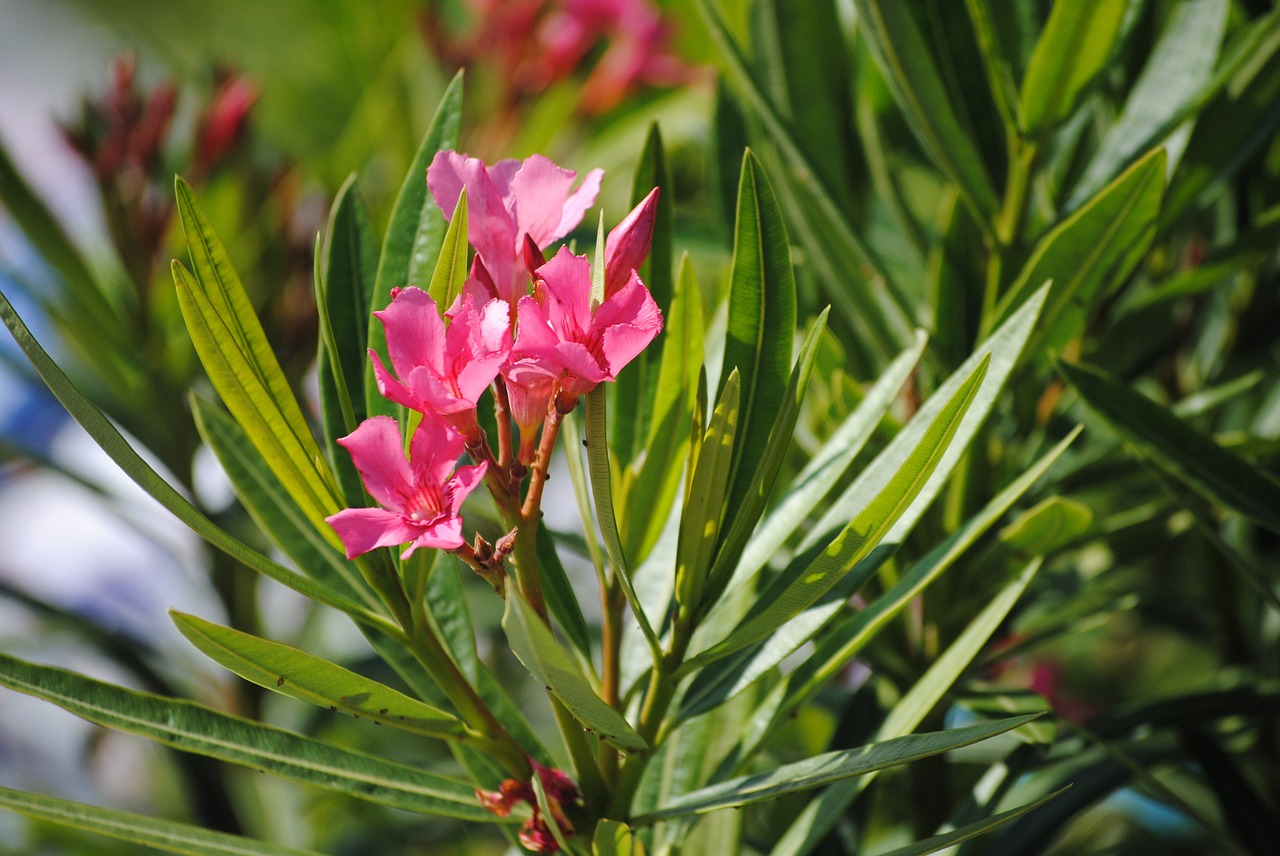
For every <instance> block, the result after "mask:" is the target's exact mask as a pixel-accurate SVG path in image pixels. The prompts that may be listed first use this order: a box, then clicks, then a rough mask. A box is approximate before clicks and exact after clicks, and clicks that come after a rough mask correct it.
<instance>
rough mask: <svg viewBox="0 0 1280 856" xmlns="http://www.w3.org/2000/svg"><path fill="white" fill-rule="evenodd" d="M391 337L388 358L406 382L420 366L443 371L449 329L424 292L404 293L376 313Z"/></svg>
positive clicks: (388, 343) (402, 291) (434, 303)
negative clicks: (446, 334)
mask: <svg viewBox="0 0 1280 856" xmlns="http://www.w3.org/2000/svg"><path fill="white" fill-rule="evenodd" d="M373 317H375V318H377V319H378V320H379V321H381V322H382V326H383V328H384V329H385V330H386V333H387V354H388V355H389V356H390V357H391V365H392V367H393V368H394V369H395V370H396V374H398V375H400V377H401V378H406V377H408V376H409V373H410V372H412V371H413V370H414V369H415V368H416V367H418V366H431V367H432V368H434V369H435V370H436V371H440V369H441V364H442V361H443V357H444V348H445V329H444V320H443V319H442V318H441V317H440V309H439V308H438V307H437V306H436V302H435V300H433V299H432V298H431V295H430V294H428V293H427V292H425V291H423V290H422V289H420V288H404V289H401V290H400V291H399V292H398V293H397V294H396V296H395V298H394V299H393V300H392V301H391V304H390V305H389V306H388V307H387V308H386V309H383V310H380V311H378V312H375V313H373Z"/></svg>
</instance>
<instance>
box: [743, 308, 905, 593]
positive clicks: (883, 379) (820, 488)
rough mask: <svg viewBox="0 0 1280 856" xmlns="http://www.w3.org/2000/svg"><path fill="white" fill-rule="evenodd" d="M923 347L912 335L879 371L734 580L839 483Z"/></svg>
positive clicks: (762, 559)
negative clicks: (905, 346)
mask: <svg viewBox="0 0 1280 856" xmlns="http://www.w3.org/2000/svg"><path fill="white" fill-rule="evenodd" d="M927 342H928V338H927V336H926V334H925V333H924V332H923V331H920V332H918V333H917V335H916V344H915V346H914V347H912V348H910V349H909V350H907V351H904V352H903V353H902V354H900V355H899V356H898V358H897V359H896V360H894V361H893V363H892V364H891V365H890V366H889V367H888V368H887V369H885V371H884V373H883V374H881V376H880V377H879V379H877V380H876V382H875V385H874V386H872V387H871V389H870V390H868V391H867V394H866V395H865V396H864V397H863V399H862V401H861V402H859V403H858V406H857V407H856V408H855V409H854V411H853V412H852V413H850V414H849V416H848V417H846V418H845V420H844V422H842V423H840V427H839V428H837V429H836V430H835V431H834V432H833V433H832V434H831V437H830V438H829V439H828V440H827V442H826V443H824V444H823V445H822V448H821V449H819V450H818V453H817V454H816V455H814V456H813V458H811V459H810V460H809V462H808V463H807V464H805V466H804V469H802V470H801V471H800V472H799V473H798V474H797V475H796V477H795V478H794V479H793V480H792V482H791V484H790V485H789V486H788V487H787V490H786V493H784V494H783V496H782V499H781V500H780V501H779V502H778V504H777V505H776V506H775V507H774V508H773V509H772V510H771V511H770V512H769V513H768V515H766V516H765V518H764V522H763V523H761V524H760V528H759V529H757V530H756V532H755V534H754V535H752V537H751V540H750V541H748V542H747V546H746V549H745V550H744V551H743V554H742V560H741V562H740V563H739V568H738V571H737V575H738V576H740V577H741V578H742V579H746V578H747V577H748V576H749V575H751V574H754V573H755V572H756V571H758V570H760V569H761V568H763V567H764V565H765V563H766V562H768V561H769V560H770V559H771V558H772V557H773V556H774V555H775V554H777V552H778V551H779V550H781V549H782V547H783V545H784V544H785V543H786V541H787V539H788V538H789V537H791V535H792V534H793V533H794V532H795V531H796V529H798V528H799V526H800V524H801V523H803V522H804V521H805V519H806V518H807V517H808V516H809V514H811V513H812V512H813V510H814V509H815V508H817V507H818V505H819V503H820V502H821V500H822V498H823V497H824V496H826V495H827V493H829V492H830V490H831V489H832V488H833V487H834V486H835V484H836V482H838V481H839V480H840V477H841V476H842V475H844V472H845V470H847V469H848V468H849V465H850V464H851V463H853V459H854V458H856V457H857V456H858V453H859V452H861V451H862V448H863V446H864V445H866V442H867V441H868V440H869V439H871V436H872V434H873V433H874V432H875V429H876V426H877V425H879V424H880V420H881V419H882V418H883V417H884V415H885V413H887V412H888V410H889V407H890V406H891V405H892V404H893V402H894V400H895V399H896V398H897V396H898V393H899V392H900V391H901V390H902V386H903V384H905V383H906V382H907V378H908V377H909V376H910V375H911V373H912V371H914V370H915V367H916V364H917V363H918V362H919V361H920V355H921V354H922V353H924V347H925V344H926V343H927Z"/></svg>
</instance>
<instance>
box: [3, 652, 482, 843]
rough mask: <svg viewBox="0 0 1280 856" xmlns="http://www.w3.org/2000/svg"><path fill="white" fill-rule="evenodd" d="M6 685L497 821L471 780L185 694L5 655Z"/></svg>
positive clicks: (327, 782) (175, 742)
mask: <svg viewBox="0 0 1280 856" xmlns="http://www.w3.org/2000/svg"><path fill="white" fill-rule="evenodd" d="M0 684H3V685H4V686H7V687H9V688H10V689H14V690H17V691H18V692H21V693H26V694H27V695H32V696H35V697H36V698H41V699H44V700H45V701H49V702H52V703H54V704H56V705H58V706H59V707H62V708H64V709H66V710H68V711H70V712H71V713H74V714H75V715H76V716H79V717H82V718H83V719H87V720H89V721H90V722H93V723H96V724H98V725H101V726H104V727H106V728H112V729H115V730H118V731H127V732H129V733H131V734H138V735H141V736H142V737H146V738H147V739H149V740H154V741H156V742H158V743H163V744H165V745H166V746H172V747H173V748H175V749H179V750H182V751H183V752H194V753H196V754H199V755H208V756H209V757H211V758H218V759H219V760H222V761H228V762H230V763H232V764H241V765H244V766H246V767H252V768H255V769H259V770H263V771H265V772H268V773H271V774H272V775H275V776H280V777H282V778H285V779H291V780H293V781H295V782H302V783H304V784H310V785H315V786H317V787H320V788H324V789H326V790H331V791H337V792H339V793H344V794H347V795H349V796H354V797H357V798H359V799H363V800H369V801H371V802H377V803H381V804H382V805H387V806H394V807H396V808H402V809H405V810H407V811H414V812H419V813H422V814H434V815H442V816H445V817H456V818H460V819H463V820H472V821H494V820H496V819H497V818H495V817H494V815H492V814H491V813H489V811H488V810H486V809H484V808H483V807H481V806H480V804H479V803H478V802H477V801H476V798H475V792H474V790H473V788H472V786H471V785H469V784H467V783H466V782H461V781H457V780H454V779H448V778H445V777H444V776H439V775H436V774H434V773H429V772H427V771H426V770H421V769H419V768H417V767H409V766H405V765H403V764H396V763H393V762H391V761H384V760H383V759H381V758H376V757H374V756H372V755H366V754H363V753H360V752H354V751H352V750H349V749H341V748H339V747H337V746H332V745H330V744H328V743H322V742H321V741H319V740H313V739H311V738H309V737H303V736H301V735H299V734H294V733H292V732H289V731H284V730H282V729H279V728H273V727H271V726H267V725H262V724H259V723H257V722H252V721H250V720H248V719H242V718H241V717H238V716H231V715H229V714H225V713H219V712H218V711H216V710H213V709H212V708H208V707H204V706H203V705H199V704H196V703H195V702H191V701H186V700H183V699H168V698H163V697H161V696H156V695H151V694H149V693H140V692H135V691H133V690H126V689H124V688H122V687H117V686H113V685H111V684H106V683H102V682H101V681H95V680H93V679H91V678H86V677H83V676H81V675H78V674H76V673H75V672H69V671H66V670H64V669H55V668H51V667H49V666H37V665H35V664H32V663H27V662H24V661H22V660H19V659H17V658H15V657H10V656H8V655H7V654H0Z"/></svg>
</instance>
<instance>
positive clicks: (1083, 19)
mask: <svg viewBox="0 0 1280 856" xmlns="http://www.w3.org/2000/svg"><path fill="white" fill-rule="evenodd" d="M1127 5H1128V0H1076V2H1071V3H1054V4H1053V8H1052V9H1051V10H1050V12H1049V22H1048V23H1047V24H1046V25H1045V28H1044V31H1043V32H1042V33H1041V34H1040V39H1039V40H1038V41H1037V42H1036V49H1035V52H1034V53H1032V54H1031V63H1030V65H1029V66H1028V67H1027V74H1026V76H1025V77H1024V78H1023V80H1022V93H1021V99H1020V106H1021V108H1022V110H1021V112H1022V121H1023V123H1024V124H1025V126H1026V130H1027V131H1028V132H1029V133H1030V134H1032V135H1033V136H1038V135H1040V134H1042V133H1044V132H1045V131H1047V130H1048V129H1050V128H1052V127H1053V126H1054V125H1056V124H1058V123H1059V122H1061V121H1063V120H1064V119H1066V118H1067V117H1068V116H1069V115H1071V112H1072V111H1073V110H1075V107H1076V104H1077V103H1078V102H1079V100H1080V97H1081V95H1082V94H1083V93H1084V92H1085V89H1086V87H1088V85H1089V84H1090V83H1091V82H1093V80H1094V78H1096V77H1097V76H1098V74H1099V73H1100V72H1101V71H1102V70H1103V69H1104V68H1106V65H1107V62H1108V61H1109V60H1110V59H1111V52H1112V49H1113V48H1114V46H1115V43H1116V40H1117V39H1118V38H1119V37H1120V30H1121V24H1123V23H1124V16H1125V7H1126V6H1127Z"/></svg>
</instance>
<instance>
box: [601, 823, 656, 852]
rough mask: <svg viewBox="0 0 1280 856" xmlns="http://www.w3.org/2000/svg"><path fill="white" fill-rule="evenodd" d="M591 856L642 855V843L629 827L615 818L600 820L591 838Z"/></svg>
mask: <svg viewBox="0 0 1280 856" xmlns="http://www.w3.org/2000/svg"><path fill="white" fill-rule="evenodd" d="M591 852H592V854H593V856H644V852H645V851H644V844H642V843H641V842H640V840H639V839H638V838H636V837H635V836H634V835H632V834H631V827H629V826H627V825H626V824H625V823H619V822H618V821H616V820H608V819H606V820H602V821H600V822H599V823H597V824H596V834H595V835H594V836H593V837H592V839H591Z"/></svg>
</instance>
